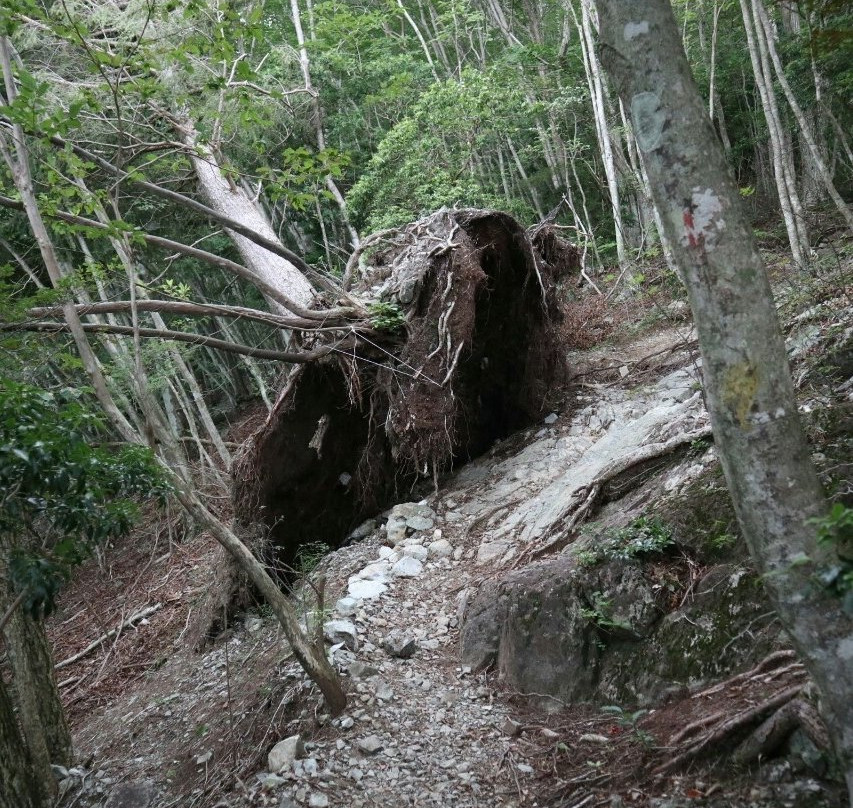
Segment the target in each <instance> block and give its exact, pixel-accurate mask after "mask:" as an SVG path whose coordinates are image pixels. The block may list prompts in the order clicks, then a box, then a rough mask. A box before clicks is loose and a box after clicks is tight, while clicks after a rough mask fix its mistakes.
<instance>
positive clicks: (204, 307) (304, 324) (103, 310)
mask: <svg viewBox="0 0 853 808" xmlns="http://www.w3.org/2000/svg"><path fill="white" fill-rule="evenodd" d="M135 305H136V308H137V309H138V310H139V311H159V312H168V313H169V314H181V315H184V316H187V317H238V318H240V319H243V320H254V321H256V322H259V323H265V324H266V325H270V326H274V327H276V328H287V329H291V330H293V331H335V330H347V331H349V330H351V328H352V326H350V325H348V324H347V325H339V326H326V327H323V326H322V325H320V323H318V322H317V321H316V320H308V319H305V318H299V317H282V316H281V315H279V314H271V313H270V312H265V311H260V310H259V309H250V308H246V307H245V306H226V305H222V304H219V303H193V302H189V301H183V300H138V301H136V304H135ZM131 307H132V303H131V301H130V300H110V301H106V302H102V303H78V304H77V305H76V308H77V313H78V314H79V315H81V316H83V315H86V314H116V313H118V312H126V311H130V310H131ZM27 316H29V317H32V318H34V319H40V318H43V317H61V316H62V307H61V306H38V307H35V308H32V309H29V310H28V311H27Z"/></svg>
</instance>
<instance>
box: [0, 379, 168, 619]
mask: <svg viewBox="0 0 853 808" xmlns="http://www.w3.org/2000/svg"><path fill="white" fill-rule="evenodd" d="M101 434H103V428H102V424H101V421H100V420H99V419H98V417H97V416H95V415H94V414H92V412H91V411H90V410H89V409H88V408H87V407H85V406H84V404H83V403H82V401H81V394H80V393H79V392H78V391H73V390H70V389H65V390H60V391H59V392H57V393H50V392H47V391H44V390H39V389H37V388H34V387H31V386H28V385H23V384H19V383H16V382H13V381H10V380H9V379H0V490H1V491H3V492H4V493H3V498H2V501H0V539H2V541H3V542H4V544H5V545H6V546H7V547H9V548H10V554H9V571H10V575H11V578H12V582H13V585H14V586H15V587H16V588H17V589H18V590H19V591H20V590H23V591H25V592H26V599H25V605H26V607H27V608H28V609H29V610H30V611H31V612H33V613H34V614H38V613H45V614H47V613H49V612H50V611H51V610H52V609H53V606H54V600H55V597H56V593H57V591H58V589H59V586H60V584H61V582H62V580H63V579H64V578H65V577H66V576H67V575H68V572H69V570H70V569H71V567H72V566H73V565H75V564H78V563H80V561H82V560H83V559H84V558H85V557H86V556H87V555H88V554H89V553H90V552H91V550H92V549H93V548H94V547H95V546H96V545H98V544H102V543H103V542H106V541H107V540H109V539H111V538H114V537H116V536H120V535H122V534H124V533H126V532H127V531H128V530H129V529H130V528H131V527H132V525H133V523H134V519H135V517H136V515H137V512H138V508H137V506H136V500H138V499H140V498H156V499H162V498H163V497H164V496H165V495H166V493H167V492H168V486H167V484H166V482H165V480H164V477H163V475H162V473H161V471H160V469H159V467H158V466H157V464H156V462H155V461H154V459H153V456H152V455H151V453H150V452H149V450H148V449H146V448H144V447H141V446H125V447H122V448H119V449H108V448H105V447H96V446H92V445H91V444H90V441H92V440H94V439H97V437H98V436H99V435H101Z"/></svg>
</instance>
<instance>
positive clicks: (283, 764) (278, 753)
mask: <svg viewBox="0 0 853 808" xmlns="http://www.w3.org/2000/svg"><path fill="white" fill-rule="evenodd" d="M304 754H305V747H304V745H303V743H302V737H301V736H300V735H291V736H290V737H289V738H285V739H284V740H283V741H279V742H278V743H277V744H276V745H275V746H274V747H273V748H272V749H270V752H269V754H268V755H267V767H268V768H269V770H270V771H271V772H272V773H273V774H278V773H279V772H282V771H284V770H285V769H290V767H291V766H292V765H293V761H294V760H297V759H298V758H300V757H302V755H304Z"/></svg>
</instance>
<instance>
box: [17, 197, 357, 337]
mask: <svg viewBox="0 0 853 808" xmlns="http://www.w3.org/2000/svg"><path fill="white" fill-rule="evenodd" d="M0 207H5V208H11V209H12V210H23V209H24V206H23V204H22V203H21V202H19V201H18V200H17V199H12V198H11V197H8V196H0ZM45 216H48V217H49V218H54V219H58V220H59V221H62V222H67V223H68V224H73V225H77V226H79V227H90V228H92V229H94V230H100V231H102V232H110V231H111V228H110V226H109V225H108V224H104V223H103V222H99V221H97V220H95V219H88V218H86V217H85V216H77V215H76V214H74V213H68V212H66V211H61V210H58V211H55V212H53V213H52V214H47V213H45ZM133 235H134V236H139V237H140V238H142V239H143V240H144V241H145V243H146V244H151V245H152V246H154V247H160V248H162V249H165V250H170V251H172V252H177V253H181V254H182V255H187V256H189V257H190V258H197V259H198V260H200V261H204V262H206V263H208V264H212V265H213V266H217V267H219V268H220V269H224V270H225V271H226V272H230V273H231V274H232V275H237V276H238V277H240V278H242V279H243V280H245V281H248V282H249V283H251V284H253V285H254V286H255V287H256V288H257V289H258V290H259V291H260V292H263V293H264V294H265V295H267V296H268V297H270V298H272V299H273V300H275V301H277V302H278V303H281V305H282V306H284V307H285V308H287V309H289V310H290V311H292V312H293V313H294V314H295V315H297V316H298V317H303V318H305V319H307V320H311V321H315V322H316V321H323V322H328V321H329V320H334V319H341V318H347V317H353V316H358V315H359V314H360V312H357V311H356V310H355V309H353V308H349V307H339V308H335V309H322V310H317V311H314V310H313V309H306V308H304V307H303V306H300V305H299V304H298V303H296V302H295V301H294V300H291V299H290V298H289V297H288V296H287V295H284V294H282V293H281V292H280V291H279V290H278V289H276V288H275V287H274V286H270V285H269V284H267V283H266V282H264V281H263V280H261V279H260V278H258V276H257V275H255V273H254V272H252V271H251V270H250V269H249V268H248V267H245V266H243V265H242V264H238V263H237V262H236V261H232V260H231V259H229V258H224V257H222V256H221V255H216V254H215V253H211V252H208V251H207V250H201V249H199V248H198V247H190V246H189V245H188V244H183V243H182V242H180V241H172V239H168V238H162V237H161V236H153V235H151V234H150V233H146V232H145V231H143V230H135V231H134V233H133Z"/></svg>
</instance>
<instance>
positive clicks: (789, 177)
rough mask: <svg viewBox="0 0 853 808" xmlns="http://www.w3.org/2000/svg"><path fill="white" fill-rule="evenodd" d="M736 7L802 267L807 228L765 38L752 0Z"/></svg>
mask: <svg viewBox="0 0 853 808" xmlns="http://www.w3.org/2000/svg"><path fill="white" fill-rule="evenodd" d="M740 7H741V13H742V16H743V25H744V29H745V31H746V40H747V46H748V48H749V55H750V59H751V60H752V70H753V73H754V74H755V83H756V85H757V86H758V91H759V94H760V95H761V103H762V106H763V108H764V117H765V119H766V121H767V128H768V131H769V133H770V145H771V148H772V150H773V168H774V172H775V174H776V185H777V187H778V190H779V201H780V203H781V207H782V214H783V216H784V217H785V226H786V227H787V229H788V238H789V241H790V242H791V253H792V255H793V257H794V261H795V262H796V263H797V264H799V266H801V267H806V266H807V265H808V255H809V237H808V231H807V229H806V222H805V217H804V214H803V206H802V203H801V202H800V195H799V193H798V192H797V174H796V170H795V168H794V159H793V155H792V153H791V146H790V141H789V138H788V137H787V133H786V131H785V127H784V126H783V124H782V116H781V114H780V112H779V104H778V102H777V100H776V89H775V87H774V86H773V76H772V74H771V71H770V62H769V60H768V56H767V40H766V37H765V35H764V28H763V26H762V25H761V21H760V20H759V19H758V16H757V13H756V7H755V3H750V0H740Z"/></svg>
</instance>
